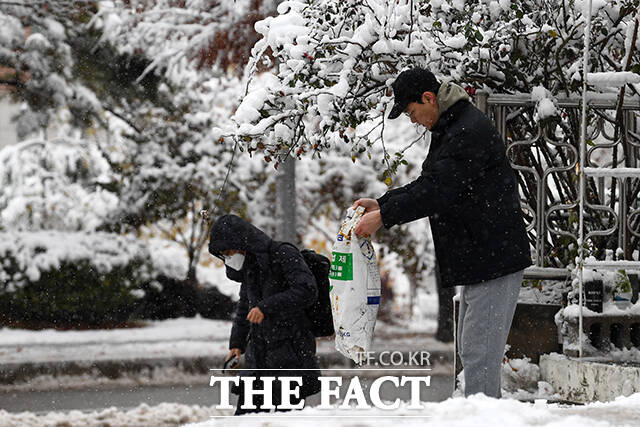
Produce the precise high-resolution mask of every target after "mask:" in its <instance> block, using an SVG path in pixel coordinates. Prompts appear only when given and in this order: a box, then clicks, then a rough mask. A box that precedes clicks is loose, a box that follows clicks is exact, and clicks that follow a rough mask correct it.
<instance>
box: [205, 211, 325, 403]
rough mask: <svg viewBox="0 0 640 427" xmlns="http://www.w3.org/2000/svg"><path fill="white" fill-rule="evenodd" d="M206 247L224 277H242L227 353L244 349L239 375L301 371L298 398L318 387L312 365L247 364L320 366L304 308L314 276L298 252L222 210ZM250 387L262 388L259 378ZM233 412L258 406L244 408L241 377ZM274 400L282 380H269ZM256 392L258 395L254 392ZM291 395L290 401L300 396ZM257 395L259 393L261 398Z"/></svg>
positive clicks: (311, 298)
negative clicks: (217, 260)
mask: <svg viewBox="0 0 640 427" xmlns="http://www.w3.org/2000/svg"><path fill="white" fill-rule="evenodd" d="M209 252H210V253H211V254H212V255H214V256H217V257H218V258H220V259H222V260H223V261H224V263H225V265H226V272H227V277H228V278H229V279H231V280H233V281H236V282H240V283H241V285H240V300H239V301H238V305H237V308H236V313H235V317H234V319H233V326H232V328H231V338H230V339H229V349H230V352H229V355H228V356H227V360H228V359H229V358H231V357H233V356H236V357H240V355H241V354H242V353H244V354H245V366H246V367H247V370H243V371H242V373H241V374H240V375H241V376H255V377H257V380H260V377H261V376H265V377H269V376H275V377H277V376H288V377H302V386H301V387H300V396H299V397H300V399H303V398H305V397H307V396H310V395H312V394H315V393H317V392H318V391H320V382H319V381H318V375H317V373H316V372H314V371H283V370H278V371H267V370H263V371H252V370H251V369H318V367H319V365H318V362H317V359H316V341H315V337H314V336H313V333H312V332H311V324H310V320H309V318H308V316H307V315H306V314H305V309H306V308H308V307H309V306H310V305H312V304H313V303H314V302H315V301H316V298H317V295H318V289H317V286H316V281H315V278H314V276H313V274H312V273H311V270H309V267H308V266H307V264H306V262H305V261H304V258H303V257H302V254H300V252H299V251H298V249H297V248H296V247H295V246H293V245H291V244H288V243H283V242H276V241H274V240H272V239H271V238H270V237H269V236H267V235H266V234H265V233H264V232H262V231H261V230H259V229H258V228H256V227H254V226H253V225H251V224H249V223H248V222H246V221H244V220H243V219H241V218H240V217H237V216H235V215H224V216H222V217H220V218H218V220H217V221H216V222H215V223H214V224H213V226H212V228H211V235H210V240H209ZM254 389H262V384H261V383H260V382H259V381H258V382H257V384H256V385H254ZM232 391H233V392H234V393H235V394H238V404H237V409H236V415H240V414H243V413H246V412H258V411H264V410H265V409H263V408H260V405H259V403H255V402H257V401H258V399H254V401H255V402H254V404H256V405H257V406H258V408H257V409H256V410H249V409H242V408H241V404H242V403H243V401H244V394H243V388H242V383H241V386H240V387H233V388H232ZM272 395H273V404H274V405H275V406H278V405H279V403H280V396H281V384H280V382H279V381H275V382H274V383H273V393H272ZM258 397H260V396H258ZM300 399H298V400H297V401H296V399H295V398H292V399H291V402H292V404H293V405H295V404H296V403H298V402H299V400H300ZM260 400H261V399H260Z"/></svg>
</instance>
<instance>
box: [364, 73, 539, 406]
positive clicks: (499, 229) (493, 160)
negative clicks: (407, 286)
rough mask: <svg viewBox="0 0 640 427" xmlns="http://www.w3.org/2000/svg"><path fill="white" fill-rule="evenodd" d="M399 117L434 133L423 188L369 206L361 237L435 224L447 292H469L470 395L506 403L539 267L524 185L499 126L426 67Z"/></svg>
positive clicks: (406, 87)
mask: <svg viewBox="0 0 640 427" xmlns="http://www.w3.org/2000/svg"><path fill="white" fill-rule="evenodd" d="M392 87H393V93H394V101H395V102H394V106H393V108H392V110H391V113H390V114H389V118H390V119H395V118H397V117H398V116H399V115H400V114H401V113H403V112H404V113H405V114H407V115H408V116H409V118H410V119H411V122H412V123H418V124H420V125H422V126H424V127H426V128H427V129H428V130H430V131H431V145H430V148H429V154H428V156H427V158H426V160H425V161H424V163H423V164H422V173H421V175H420V176H419V177H418V179H416V180H415V181H413V182H411V183H409V184H407V185H405V186H404V187H400V188H396V189H393V190H390V191H388V192H387V193H385V194H384V195H383V196H382V197H380V198H379V199H377V200H376V199H360V200H358V201H356V202H355V205H356V206H360V205H361V206H364V207H365V208H366V213H365V215H364V216H363V218H362V220H361V221H360V223H359V225H358V226H357V227H356V229H355V233H356V234H357V235H362V234H373V233H375V232H376V231H377V230H378V229H379V228H380V227H382V226H383V225H384V226H385V228H390V227H392V226H394V225H396V224H404V223H407V222H410V221H414V220H416V219H420V218H424V217H429V223H430V225H431V231H432V234H433V242H434V247H435V251H436V259H437V261H438V265H439V269H440V275H441V276H440V277H441V281H442V282H441V286H443V287H453V286H459V285H462V286H463V287H462V292H461V295H460V314H459V317H458V348H459V352H460V357H461V359H462V365H463V367H464V378H465V395H467V396H468V395H471V394H474V393H484V394H486V395H488V396H493V397H500V396H501V392H500V371H501V364H502V358H503V354H504V347H505V344H506V341H507V336H508V334H509V329H510V328H511V321H512V319H513V314H514V312H515V306H516V303H517V299H518V293H519V291H520V287H521V283H522V277H523V273H524V269H525V268H526V267H528V266H529V265H531V254H530V249H529V243H528V240H527V235H526V230H525V226H524V221H523V218H522V210H521V208H520V200H519V195H518V187H517V184H516V180H515V175H514V173H513V170H512V169H511V167H510V165H509V161H508V159H507V157H506V154H505V145H504V142H503V141H502V138H501V137H500V134H499V133H498V131H497V130H496V128H495V127H494V126H493V124H492V123H491V121H490V120H489V119H488V118H487V117H486V116H485V115H484V114H482V112H480V111H479V110H478V109H477V108H475V107H474V106H473V105H472V104H471V103H470V102H469V96H468V95H467V93H466V92H465V91H464V89H462V88H461V87H460V86H458V85H455V84H453V83H442V84H440V83H439V82H438V81H437V80H436V78H435V76H434V75H433V74H432V73H431V72H429V71H427V70H424V69H421V68H414V69H410V70H407V71H404V72H402V73H400V75H399V76H398V77H397V79H396V80H395V82H394V83H393V84H392Z"/></svg>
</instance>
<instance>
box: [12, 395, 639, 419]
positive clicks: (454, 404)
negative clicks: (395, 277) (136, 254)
mask: <svg viewBox="0 0 640 427" xmlns="http://www.w3.org/2000/svg"><path fill="white" fill-rule="evenodd" d="M423 405H424V409H423V410H409V409H406V408H403V409H398V410H395V411H391V412H390V411H383V410H379V409H375V410H355V409H349V410H320V409H317V408H307V409H304V410H302V411H293V412H290V413H277V414H259V415H246V416H243V417H242V418H241V419H239V418H237V417H231V416H230V415H231V413H230V412H231V411H220V410H216V409H215V408H214V407H202V406H197V405H194V406H188V405H180V404H173V403H163V404H161V405H157V406H152V407H150V406H147V405H140V406H138V407H136V408H134V409H131V410H128V411H119V410H117V409H116V408H109V409H105V410H103V411H99V412H90V413H83V412H80V411H72V412H69V413H60V412H52V413H48V414H34V413H31V412H23V413H17V414H11V413H8V412H6V411H3V410H0V425H2V426H6V427H23V426H24V427H30V426H34V427H35V426H38V427H40V426H73V427H82V426H109V427H118V426H123V427H124V426H127V427H134V426H158V427H159V426H177V425H181V424H184V423H193V424H188V425H189V426H190V427H196V426H197V427H217V426H237V425H242V426H273V427H275V426H290V425H291V426H299V425H301V424H302V423H304V424H305V425H314V426H324V425H326V426H331V427H339V426H369V425H375V426H381V425H388V426H395V425H406V426H411V425H415V426H422V425H433V426H447V427H484V426H505V427H520V426H522V427H525V426H526V427H529V426H544V427H569V426H570V427H573V426H580V427H614V426H615V427H623V426H624V427H626V426H628V427H635V426H637V425H638V420H639V419H640V394H635V395H632V396H629V397H620V398H618V399H616V400H615V401H614V402H608V403H592V404H589V405H585V406H569V405H560V404H547V403H546V402H544V401H536V402H535V403H525V402H520V401H517V400H509V399H501V400H496V399H491V398H488V397H485V396H472V397H470V398H467V399H465V398H452V399H448V400H446V401H444V402H440V403H423Z"/></svg>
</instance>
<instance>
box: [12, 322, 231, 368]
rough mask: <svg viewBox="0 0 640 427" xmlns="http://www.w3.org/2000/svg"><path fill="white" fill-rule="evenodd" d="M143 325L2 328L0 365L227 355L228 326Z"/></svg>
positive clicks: (215, 323)
mask: <svg viewBox="0 0 640 427" xmlns="http://www.w3.org/2000/svg"><path fill="white" fill-rule="evenodd" d="M146 324H147V325H148V326H146V327H142V328H127V329H108V330H101V329H99V330H87V331H57V330H52V329H46V330H42V331H31V330H24V329H9V328H2V329H0V364H2V363H25V362H47V361H66V360H112V359H127V358H136V357H138V358H139V357H189V356H194V355H195V356H201V355H203V354H209V355H210V354H215V353H225V354H226V351H227V340H228V338H229V334H230V331H231V322H230V321H226V320H210V319H204V318H201V317H194V318H179V319H169V320H161V321H149V322H146ZM78 348H81V349H82V351H81V352H78Z"/></svg>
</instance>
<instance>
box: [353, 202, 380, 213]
mask: <svg viewBox="0 0 640 427" xmlns="http://www.w3.org/2000/svg"><path fill="white" fill-rule="evenodd" d="M358 206H364V213H368V212H373V211H379V210H380V205H378V201H377V200H376V199H358V200H356V201H355V202H354V203H353V208H354V209H355V208H357V207H358Z"/></svg>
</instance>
